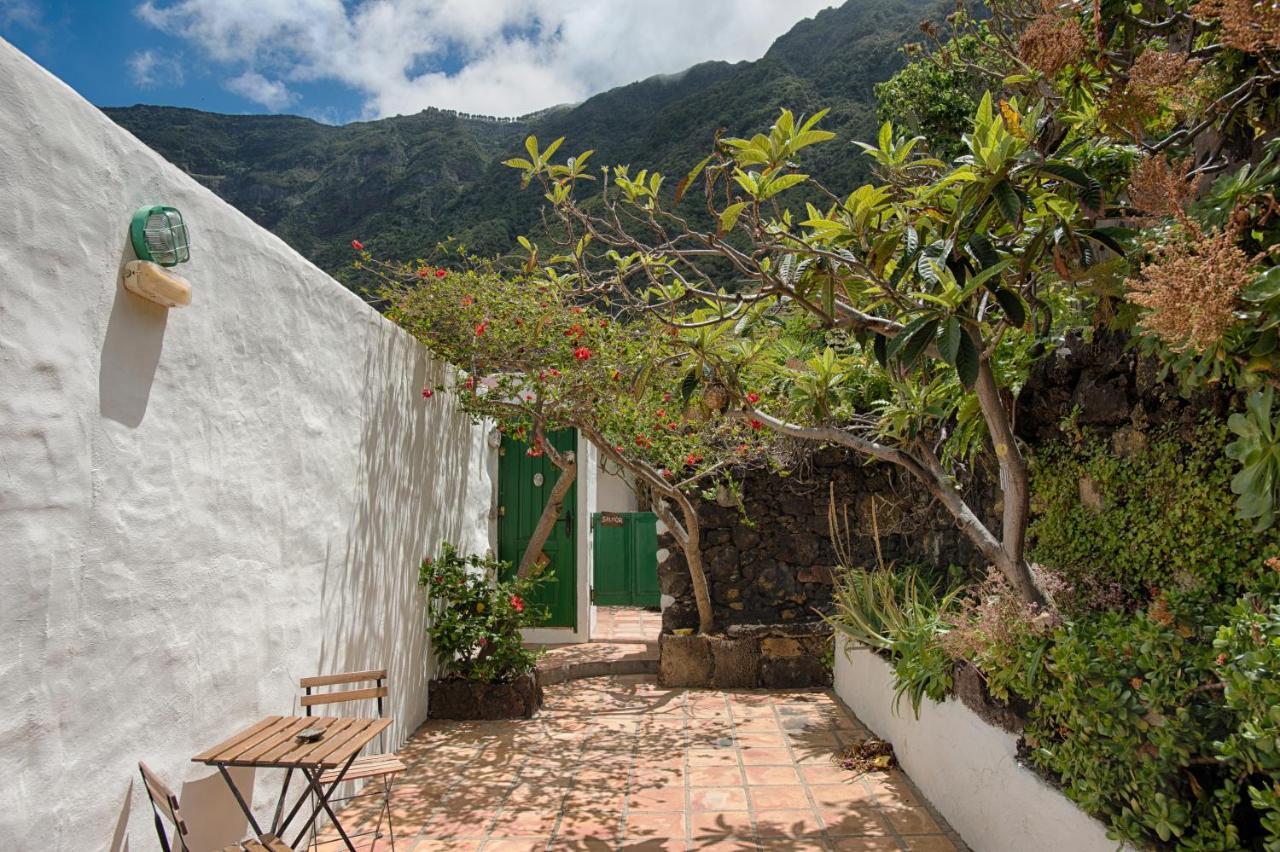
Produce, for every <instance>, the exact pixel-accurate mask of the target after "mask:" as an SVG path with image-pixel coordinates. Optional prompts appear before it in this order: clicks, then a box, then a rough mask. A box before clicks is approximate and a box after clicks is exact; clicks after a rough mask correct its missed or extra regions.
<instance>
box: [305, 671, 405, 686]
mask: <svg viewBox="0 0 1280 852" xmlns="http://www.w3.org/2000/svg"><path fill="white" fill-rule="evenodd" d="M386 679H387V670H386V669H370V670H369V671H365V672H344V673H340V674H330V675H317V676H316V677H304V678H303V679H302V680H301V681H299V685H300V686H302V688H303V689H307V688H309V687H313V686H334V685H336V684H339V683H359V682H360V681H363V680H375V681H376V680H386Z"/></svg>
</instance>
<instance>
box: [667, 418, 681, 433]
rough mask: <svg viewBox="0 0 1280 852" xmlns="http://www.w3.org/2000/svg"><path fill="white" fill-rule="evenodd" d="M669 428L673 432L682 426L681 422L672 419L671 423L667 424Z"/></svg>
mask: <svg viewBox="0 0 1280 852" xmlns="http://www.w3.org/2000/svg"><path fill="white" fill-rule="evenodd" d="M667 428H668V429H670V430H671V431H672V432H674V431H676V430H677V429H679V428H680V424H679V423H677V422H676V421H674V420H672V421H671V422H670V423H668V424H667Z"/></svg>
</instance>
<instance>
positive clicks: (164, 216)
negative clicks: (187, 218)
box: [129, 205, 191, 266]
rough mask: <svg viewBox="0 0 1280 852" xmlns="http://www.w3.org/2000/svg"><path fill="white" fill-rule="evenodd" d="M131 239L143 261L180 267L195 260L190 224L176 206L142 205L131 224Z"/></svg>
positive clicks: (136, 252) (134, 249) (139, 257)
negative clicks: (189, 229) (189, 231)
mask: <svg viewBox="0 0 1280 852" xmlns="http://www.w3.org/2000/svg"><path fill="white" fill-rule="evenodd" d="M129 239H130V241H131V242H132V243H133V251H134V254H136V255H137V256H138V259H139V260H149V261H151V262H152V263H158V264H160V265H161V266H177V265H178V264H179V263H186V262H187V261H188V260H190V259H191V242H190V239H189V238H188V236H187V225H186V223H185V222H183V221H182V213H180V212H179V211H178V210H177V209H176V208H174V207H163V206H160V205H155V206H152V207H139V208H138V210H137V211H136V212H135V213H134V214H133V221H132V222H131V223H130V225H129Z"/></svg>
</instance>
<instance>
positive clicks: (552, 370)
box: [548, 367, 560, 378]
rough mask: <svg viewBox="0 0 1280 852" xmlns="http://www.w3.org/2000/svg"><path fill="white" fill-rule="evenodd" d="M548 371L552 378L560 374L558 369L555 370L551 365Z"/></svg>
mask: <svg viewBox="0 0 1280 852" xmlns="http://www.w3.org/2000/svg"><path fill="white" fill-rule="evenodd" d="M548 372H550V373H551V377H552V378H557V377H558V376H559V375H560V371H559V370H557V369H556V368H555V367H552V368H551V369H550V370H549V371H548Z"/></svg>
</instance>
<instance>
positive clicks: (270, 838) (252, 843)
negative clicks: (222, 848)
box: [227, 834, 293, 852]
mask: <svg viewBox="0 0 1280 852" xmlns="http://www.w3.org/2000/svg"><path fill="white" fill-rule="evenodd" d="M240 846H242V847H244V852H293V849H291V848H290V847H289V844H288V843H285V842H284V841H283V840H281V839H280V838H279V837H276V836H275V835H274V834H260V835H258V839H257V840H246V841H244V842H243V843H241V844H240ZM227 848H228V849H239V848H240V847H237V846H229V847H227Z"/></svg>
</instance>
